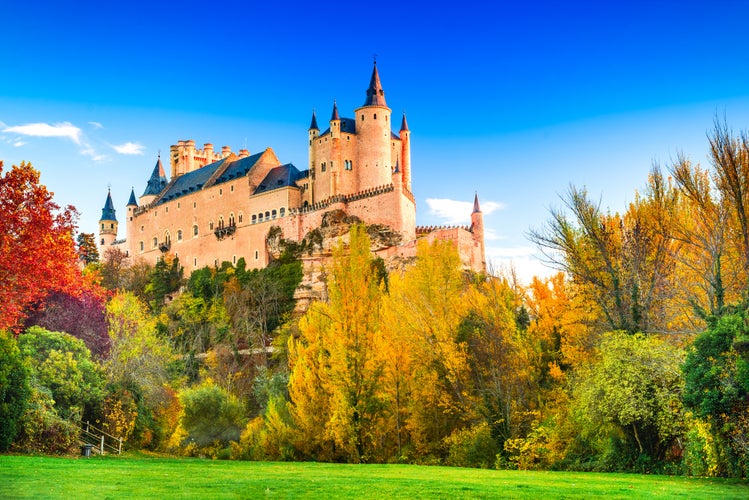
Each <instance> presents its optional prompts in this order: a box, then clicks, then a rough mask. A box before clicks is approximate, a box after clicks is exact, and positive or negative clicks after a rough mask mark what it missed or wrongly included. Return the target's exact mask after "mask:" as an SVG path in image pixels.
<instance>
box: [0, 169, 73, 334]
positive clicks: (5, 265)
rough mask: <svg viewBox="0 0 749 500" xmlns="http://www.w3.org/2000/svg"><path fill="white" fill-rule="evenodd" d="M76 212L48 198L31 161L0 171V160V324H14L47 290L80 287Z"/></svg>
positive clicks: (1, 327) (65, 290) (68, 290)
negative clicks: (74, 233)
mask: <svg viewBox="0 0 749 500" xmlns="http://www.w3.org/2000/svg"><path fill="white" fill-rule="evenodd" d="M77 217H78V213H77V212H76V210H75V208H73V207H72V206H68V207H66V208H65V209H63V210H61V209H60V207H59V206H58V205H57V204H56V203H54V202H53V201H52V193H51V192H49V191H48V190H47V188H46V187H45V186H44V185H42V184H40V183H39V172H38V171H37V170H35V169H34V168H33V167H32V166H31V164H30V163H27V162H22V163H21V165H20V166H16V165H14V166H13V167H12V168H11V169H10V170H9V171H7V172H5V173H3V163H2V161H0V329H8V328H10V329H17V328H18V325H19V324H20V323H21V321H22V320H23V318H24V317H25V315H26V313H27V311H28V308H29V307H30V306H32V305H33V304H35V303H38V302H39V301H41V300H42V299H43V298H44V297H45V296H47V294H49V293H50V292H53V291H63V292H68V293H72V294H74V295H77V294H78V293H80V291H81V285H82V284H83V283H82V278H81V273H80V270H79V269H78V266H77V262H76V261H77V258H78V256H77V254H76V250H75V242H74V240H73V232H74V230H75V228H76V220H77Z"/></svg>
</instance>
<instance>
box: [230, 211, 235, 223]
mask: <svg viewBox="0 0 749 500" xmlns="http://www.w3.org/2000/svg"><path fill="white" fill-rule="evenodd" d="M234 224H235V223H234V214H229V225H230V226H233V225H234Z"/></svg>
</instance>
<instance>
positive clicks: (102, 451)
mask: <svg viewBox="0 0 749 500" xmlns="http://www.w3.org/2000/svg"><path fill="white" fill-rule="evenodd" d="M101 454H102V455H103V454H104V435H102V436H101Z"/></svg>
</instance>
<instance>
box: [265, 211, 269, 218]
mask: <svg viewBox="0 0 749 500" xmlns="http://www.w3.org/2000/svg"><path fill="white" fill-rule="evenodd" d="M268 219H270V212H265V220H268Z"/></svg>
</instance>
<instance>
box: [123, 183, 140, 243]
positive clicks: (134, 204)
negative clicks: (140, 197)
mask: <svg viewBox="0 0 749 500" xmlns="http://www.w3.org/2000/svg"><path fill="white" fill-rule="evenodd" d="M125 208H127V222H126V223H125V238H131V237H132V236H133V235H134V234H135V233H134V232H133V229H132V227H133V219H134V218H135V211H136V210H137V209H138V201H137V200H136V199H135V189H133V188H131V189H130V199H129V200H127V205H125Z"/></svg>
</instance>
